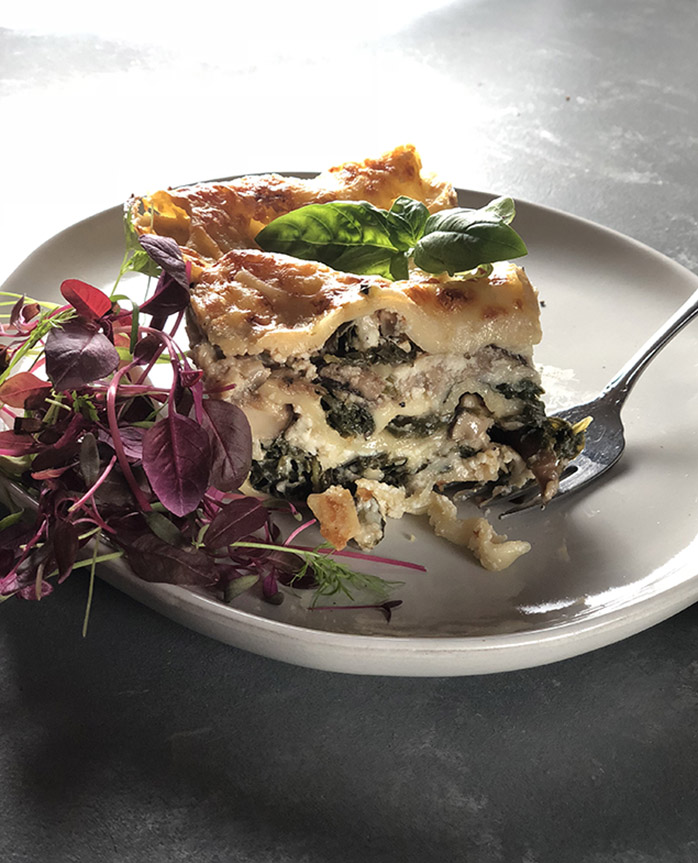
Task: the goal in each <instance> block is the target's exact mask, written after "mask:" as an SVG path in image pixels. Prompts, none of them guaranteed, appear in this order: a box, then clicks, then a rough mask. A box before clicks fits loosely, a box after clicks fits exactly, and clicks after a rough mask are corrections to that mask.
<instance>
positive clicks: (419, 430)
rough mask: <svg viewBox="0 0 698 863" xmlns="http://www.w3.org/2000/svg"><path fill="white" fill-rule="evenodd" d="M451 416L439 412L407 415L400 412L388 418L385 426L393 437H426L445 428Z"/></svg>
mask: <svg viewBox="0 0 698 863" xmlns="http://www.w3.org/2000/svg"><path fill="white" fill-rule="evenodd" d="M451 421H452V417H443V416H441V415H440V414H436V413H432V414H423V415H422V416H407V415H406V414H401V415H399V416H396V417H395V418H394V419H392V420H390V422H389V423H388V425H387V426H386V427H385V429H386V431H388V432H390V434H391V435H393V437H397V438H405V437H428V436H429V435H431V434H433V433H434V432H435V431H438V430H439V429H443V428H446V427H447V426H448V425H449V424H450V422H451Z"/></svg>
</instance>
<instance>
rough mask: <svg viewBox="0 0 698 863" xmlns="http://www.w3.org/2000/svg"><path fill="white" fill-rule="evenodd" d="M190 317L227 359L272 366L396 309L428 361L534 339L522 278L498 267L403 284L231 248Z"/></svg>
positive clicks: (521, 348) (196, 293) (534, 309)
mask: <svg viewBox="0 0 698 863" xmlns="http://www.w3.org/2000/svg"><path fill="white" fill-rule="evenodd" d="M191 309H192V313H193V316H194V319H195V321H196V323H197V325H198V327H199V329H200V330H201V332H202V333H203V335H204V336H205V337H206V338H207V339H208V341H209V342H210V343H211V344H213V345H217V346H218V347H219V348H220V349H221V350H222V351H223V353H224V354H225V355H226V356H229V357H232V356H241V355H245V354H248V355H255V354H260V353H262V352H263V351H267V352H268V353H269V354H270V355H271V356H272V357H273V359H274V360H276V361H277V362H284V361H285V360H286V359H288V357H291V356H304V355H307V354H311V353H313V352H315V351H318V350H319V349H320V348H321V347H322V346H323V344H324V343H325V342H326V341H327V339H328V338H329V337H330V336H331V335H332V333H333V332H334V331H335V330H336V329H337V327H339V326H340V325H341V324H343V323H345V322H346V321H351V320H354V319H356V318H361V317H363V316H365V315H371V314H373V313H375V312H376V311H379V310H387V311H392V312H396V313H397V314H398V315H400V316H401V317H402V319H403V320H404V324H403V327H404V332H405V334H406V335H407V336H409V338H411V339H412V341H413V342H415V344H416V345H418V346H419V347H420V348H421V349H422V350H423V351H426V352H427V353H430V354H445V353H452V354H461V355H462V354H464V353H472V352H474V351H477V350H479V349H480V348H482V347H484V346H486V345H489V344H496V345H498V346H500V347H503V348H506V349H509V350H512V351H515V352H519V353H520V352H528V351H530V348H531V346H532V345H533V344H536V343H537V342H538V341H540V337H541V331H540V321H539V309H538V299H537V296H536V292H535V290H534V289H533V287H532V286H531V283H530V282H529V280H528V278H527V276H526V274H525V272H524V271H523V269H521V268H520V267H517V266H516V265H514V264H511V263H502V264H497V265H496V266H495V267H494V269H493V271H492V274H491V275H490V276H489V277H488V278H479V279H458V278H448V277H440V276H430V275H429V274H427V273H423V272H421V271H417V272H415V273H413V274H412V277H411V278H410V279H409V280H406V281H395V282H391V281H389V280H387V279H384V278H382V277H380V276H359V275H354V274H352V273H342V272H339V271H337V270H333V269H331V268H330V267H327V266H325V265H324V264H320V263H317V262H315V261H303V260H300V259H298V258H293V257H290V256H288V255H281V254H274V253H269V252H261V251H256V250H253V249H247V250H234V251H230V252H228V253H227V254H226V255H224V256H223V257H222V258H221V259H220V260H219V261H218V262H217V263H216V264H214V265H212V266H210V267H207V268H206V269H205V270H204V271H203V272H202V274H201V276H200V279H199V282H198V284H197V285H196V286H195V287H194V289H193V291H192V296H191Z"/></svg>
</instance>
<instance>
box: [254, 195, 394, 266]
mask: <svg viewBox="0 0 698 863" xmlns="http://www.w3.org/2000/svg"><path fill="white" fill-rule="evenodd" d="M392 233H393V232H392V231H391V229H390V225H389V223H388V213H387V212H386V211H385V210H379V209H378V207H374V206H373V204H369V203H368V202H366V201H358V202H357V201H332V202H330V203H328V204H308V205H307V206H306V207H301V208H300V209H298V210H292V211H291V212H290V213H287V214H286V215H284V216H279V218H278V219H274V221H273V222H270V223H269V224H268V225H267V226H266V227H265V228H262V230H261V231H260V232H259V233H258V234H257V236H256V238H255V239H256V241H257V244H258V245H259V246H260V247H261V248H262V249H264V251H265V252H282V253H283V254H286V255H293V256H294V257H296V258H303V259H304V260H308V261H321V262H322V263H323V264H327V265H328V266H330V267H333V268H334V269H336V270H345V271H348V272H353V273H361V274H378V275H385V276H386V277H387V278H390V267H391V262H392V260H393V258H394V257H395V253H396V252H398V253H399V252H403V251H405V250H406V249H407V246H404V248H398V247H397V246H396V245H395V243H394V241H393V237H392Z"/></svg>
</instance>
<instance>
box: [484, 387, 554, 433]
mask: <svg viewBox="0 0 698 863" xmlns="http://www.w3.org/2000/svg"><path fill="white" fill-rule="evenodd" d="M495 390H497V392H500V393H501V394H502V395H503V396H504V397H505V398H507V399H518V400H519V401H521V402H523V405H522V407H521V410H520V411H519V413H518V415H517V419H518V420H519V421H520V422H521V423H522V425H525V426H541V425H542V424H543V422H544V421H545V405H544V404H543V402H542V400H541V398H540V397H541V395H542V394H543V387H541V386H540V384H538V383H536V381H532V380H522V381H518V382H517V383H515V384H497V386H496V387H495Z"/></svg>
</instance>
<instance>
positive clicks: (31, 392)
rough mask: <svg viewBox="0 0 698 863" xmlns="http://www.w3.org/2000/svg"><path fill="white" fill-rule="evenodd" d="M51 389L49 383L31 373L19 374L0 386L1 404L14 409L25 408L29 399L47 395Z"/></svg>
mask: <svg viewBox="0 0 698 863" xmlns="http://www.w3.org/2000/svg"><path fill="white" fill-rule="evenodd" d="M50 389H51V384H50V383H49V382H48V381H42V380H41V379H40V378H37V376H36V375H33V374H32V373H31V372H17V374H14V375H12V376H11V377H9V378H7V380H6V381H5V382H4V383H3V384H2V385H0V402H4V403H5V404H6V405H9V406H10V407H13V408H23V407H25V403H26V401H27V399H28V398H30V397H32V396H37V395H46V394H47V393H48V391H49V390H50Z"/></svg>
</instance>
